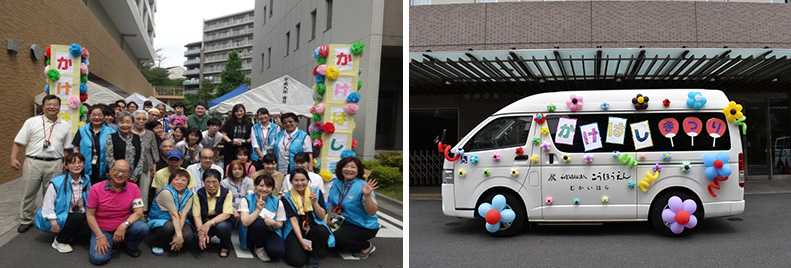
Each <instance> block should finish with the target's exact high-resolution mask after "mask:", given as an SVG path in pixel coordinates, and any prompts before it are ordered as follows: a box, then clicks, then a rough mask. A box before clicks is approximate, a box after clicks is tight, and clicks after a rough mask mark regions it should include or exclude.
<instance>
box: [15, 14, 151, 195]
mask: <svg viewBox="0 0 791 268" xmlns="http://www.w3.org/2000/svg"><path fill="white" fill-rule="evenodd" d="M64 10H68V11H69V17H66V15H64V13H63V11H64ZM0 18H3V19H2V20H0V37H2V39H3V40H5V39H11V40H14V41H16V42H18V43H19V53H3V55H2V56H0V66H2V68H0V79H2V81H3V84H4V86H0V94H2V100H5V102H4V104H6V105H12V106H8V107H6V108H5V109H0V118H3V120H0V148H2V149H0V155H2V157H3V159H4V161H5V163H7V162H8V161H9V159H8V157H9V155H10V150H11V146H12V142H13V139H14V137H15V136H16V133H17V132H18V131H19V128H20V127H21V126H22V123H23V122H24V121H25V120H26V119H27V118H29V117H31V116H33V115H34V112H33V97H34V96H36V95H38V94H39V93H41V92H43V91H44V85H45V81H46V80H45V79H46V78H45V76H44V60H43V58H42V59H39V60H37V61H34V60H32V58H31V57H30V46H31V45H32V44H38V45H39V46H41V47H42V50H44V49H46V47H47V46H49V45H50V44H63V45H68V44H71V43H79V44H80V45H82V46H84V47H87V48H88V50H89V51H90V52H91V58H90V60H91V65H90V71H91V74H92V75H95V76H97V77H99V78H101V79H103V80H105V81H108V82H110V83H112V84H113V85H115V86H116V87H118V88H121V89H122V90H125V91H126V92H130V93H131V92H135V91H136V92H139V93H140V94H143V95H145V96H151V95H153V87H152V86H151V85H150V84H149V83H148V81H146V79H145V78H144V77H143V75H142V74H140V71H139V70H138V68H137V64H136V63H135V62H132V61H131V60H129V58H128V56H126V53H125V52H124V51H122V50H121V48H120V47H119V46H118V44H117V43H116V41H115V40H113V38H112V36H111V35H110V34H108V33H107V31H106V30H105V28H104V27H103V26H102V25H101V22H100V21H99V20H98V19H96V17H94V15H93V14H92V13H91V10H90V9H89V8H88V7H87V6H86V5H85V4H84V3H83V1H81V0H51V1H46V2H42V1H5V2H4V5H3V8H1V9H0ZM88 94H89V95H90V88H89V89H88ZM89 98H90V97H89ZM11 107H13V108H11ZM22 157H24V155H23V154H20V160H22ZM0 174H3V176H0V183H3V182H6V181H8V180H11V179H14V178H16V177H18V176H19V175H21V172H14V171H12V170H11V168H10V167H9V166H8V165H7V164H6V165H0Z"/></svg>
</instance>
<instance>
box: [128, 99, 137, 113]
mask: <svg viewBox="0 0 791 268" xmlns="http://www.w3.org/2000/svg"><path fill="white" fill-rule="evenodd" d="M126 110H127V111H129V112H130V113H134V112H135V111H137V102H134V101H130V102H129V103H127V104H126Z"/></svg>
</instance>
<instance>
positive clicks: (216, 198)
mask: <svg viewBox="0 0 791 268" xmlns="http://www.w3.org/2000/svg"><path fill="white" fill-rule="evenodd" d="M204 151H207V150H206V149H204ZM208 152H211V150H208ZM201 155H203V152H201ZM193 177H194V176H193ZM202 178H203V183H202V185H205V186H203V187H201V188H200V189H198V191H197V192H196V194H195V197H193V198H192V199H193V200H194V201H193V203H192V215H193V220H194V221H195V232H196V233H197V234H196V235H195V238H196V239H195V240H196V241H197V242H198V247H199V248H200V249H201V250H206V247H207V246H208V245H209V243H210V240H211V238H212V237H213V236H217V238H219V239H220V245H221V247H222V248H221V249H220V257H221V258H227V257H228V255H229V254H230V252H231V249H232V248H233V244H232V243H231V228H232V225H231V221H230V220H228V219H229V218H231V213H233V203H232V202H231V199H233V197H232V196H231V195H229V194H228V193H229V191H228V189H226V188H225V187H222V186H220V178H222V174H220V172H219V171H217V170H215V169H209V170H207V171H206V172H205V173H203V177H202Z"/></svg>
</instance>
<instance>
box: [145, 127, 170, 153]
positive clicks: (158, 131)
mask: <svg viewBox="0 0 791 268" xmlns="http://www.w3.org/2000/svg"><path fill="white" fill-rule="evenodd" d="M146 130H148V131H151V133H154V140H155V141H156V143H157V148H159V147H160V146H161V145H162V141H164V140H166V136H165V129H164V128H162V124H160V123H159V122H158V121H149V122H148V123H146Z"/></svg>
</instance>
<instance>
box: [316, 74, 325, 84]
mask: <svg viewBox="0 0 791 268" xmlns="http://www.w3.org/2000/svg"><path fill="white" fill-rule="evenodd" d="M321 83H324V76H323V75H321V74H316V84H321Z"/></svg>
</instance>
